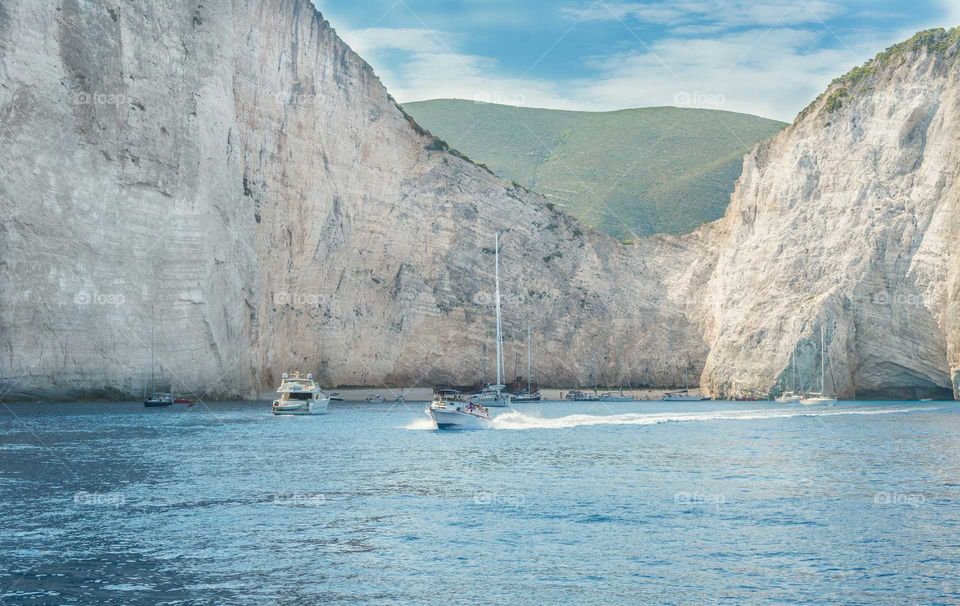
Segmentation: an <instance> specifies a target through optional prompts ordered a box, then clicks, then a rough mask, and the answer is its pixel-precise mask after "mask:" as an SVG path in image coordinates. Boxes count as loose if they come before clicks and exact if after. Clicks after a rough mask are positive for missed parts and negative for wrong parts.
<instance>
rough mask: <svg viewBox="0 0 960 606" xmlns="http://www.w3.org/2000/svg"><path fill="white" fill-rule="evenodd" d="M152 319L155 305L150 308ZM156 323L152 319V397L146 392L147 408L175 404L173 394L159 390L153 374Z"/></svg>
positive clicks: (144, 400) (145, 404)
mask: <svg viewBox="0 0 960 606" xmlns="http://www.w3.org/2000/svg"><path fill="white" fill-rule="evenodd" d="M150 315H151V320H152V319H153V318H152V316H153V307H151V308H150ZM154 324H156V323H155V322H152V321H151V324H150V391H151V392H152V393H151V394H150V397H149V398H147V397H146V394H144V398H143V405H144V406H145V407H147V408H165V407H167V406H173V396H172V395H171V394H169V393H165V392H159V391H157V384H156V382H155V381H154V376H153V367H154V363H155V362H154V343H155V340H154V338H153V333H154Z"/></svg>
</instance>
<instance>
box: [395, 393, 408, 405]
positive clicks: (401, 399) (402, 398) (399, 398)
mask: <svg viewBox="0 0 960 606" xmlns="http://www.w3.org/2000/svg"><path fill="white" fill-rule="evenodd" d="M394 401H395V402H396V403H397V404H406V403H407V398H406V397H405V396H404V395H403V394H400V395H399V396H397V399H396V400H394Z"/></svg>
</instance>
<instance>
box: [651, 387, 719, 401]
mask: <svg viewBox="0 0 960 606" xmlns="http://www.w3.org/2000/svg"><path fill="white" fill-rule="evenodd" d="M708 399H709V398H704V397H703V396H695V395H693V394H692V393H690V390H688V389H681V390H679V391H668V392H667V393H665V394H663V397H662V398H660V400H662V401H664V402H701V401H703V400H708Z"/></svg>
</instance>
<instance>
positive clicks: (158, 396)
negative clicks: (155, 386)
mask: <svg viewBox="0 0 960 606" xmlns="http://www.w3.org/2000/svg"><path fill="white" fill-rule="evenodd" d="M143 405H144V406H146V407H147V408H161V407H165V406H173V396H172V395H170V394H168V393H161V392H156V391H155V392H153V395H152V396H150V398H148V399H146V400H144V401H143Z"/></svg>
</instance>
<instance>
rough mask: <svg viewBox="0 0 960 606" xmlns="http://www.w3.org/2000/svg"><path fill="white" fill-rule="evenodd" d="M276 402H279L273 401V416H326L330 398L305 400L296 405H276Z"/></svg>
mask: <svg viewBox="0 0 960 606" xmlns="http://www.w3.org/2000/svg"><path fill="white" fill-rule="evenodd" d="M278 402H279V400H275V401H274V403H273V414H275V415H323V414H327V406H329V404H330V398H320V399H318V400H306V401H302V402H297V403H296V404H289V403H288V404H281V405H278V404H277V403H278Z"/></svg>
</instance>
